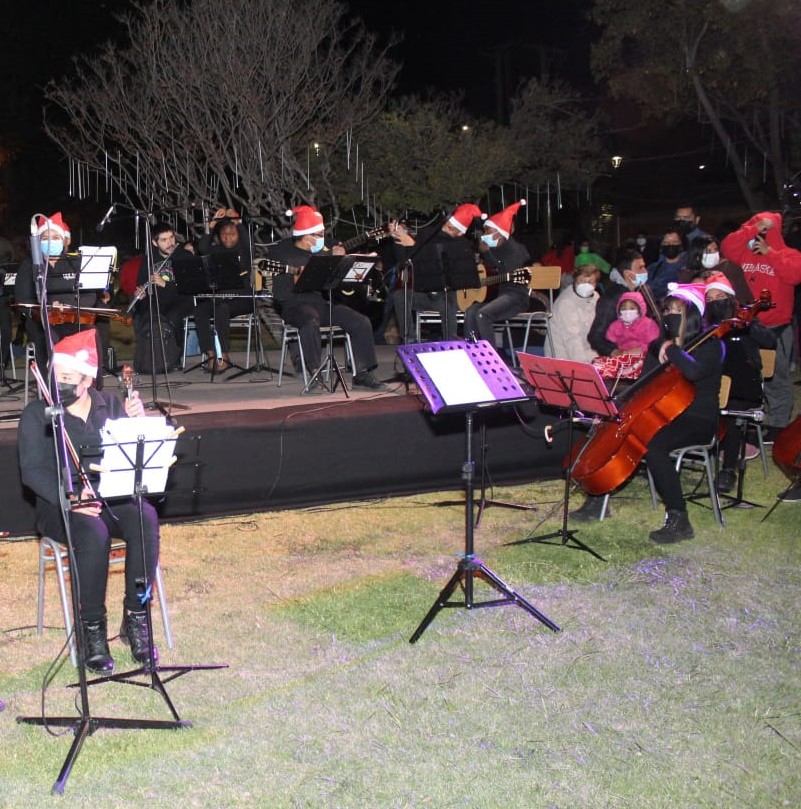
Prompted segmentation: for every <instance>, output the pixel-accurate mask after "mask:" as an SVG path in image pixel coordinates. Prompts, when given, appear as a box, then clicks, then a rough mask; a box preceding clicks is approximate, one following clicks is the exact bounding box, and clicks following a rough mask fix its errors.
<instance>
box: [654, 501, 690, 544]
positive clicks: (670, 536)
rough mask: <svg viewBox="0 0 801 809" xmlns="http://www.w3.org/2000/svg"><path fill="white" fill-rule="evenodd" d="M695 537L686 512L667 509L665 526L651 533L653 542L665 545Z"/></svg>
mask: <svg viewBox="0 0 801 809" xmlns="http://www.w3.org/2000/svg"><path fill="white" fill-rule="evenodd" d="M694 536H695V531H693V527H692V525H690V520H689V519H688V517H687V512H686V511H676V510H675V509H668V510H667V512H666V513H665V524H664V525H663V526H662V527H661V528H660V529H658V530H657V531H651V533H650V537H651V540H652V541H653V542H658V543H659V544H660V545H666V544H668V543H670V542H681V541H682V540H683V539H692V538H693V537H694Z"/></svg>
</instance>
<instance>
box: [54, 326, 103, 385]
mask: <svg viewBox="0 0 801 809" xmlns="http://www.w3.org/2000/svg"><path fill="white" fill-rule="evenodd" d="M96 335H97V332H95V330H94V329H85V330H84V331H79V332H78V333H77V334H71V335H70V336H69V337H65V338H64V339H63V340H59V341H58V342H57V343H56V344H55V345H54V346H53V359H52V360H51V365H58V366H59V367H60V368H64V369H66V370H67V371H78V373H81V374H85V375H86V376H97V365H98V363H97V342H96V341H97V336H96Z"/></svg>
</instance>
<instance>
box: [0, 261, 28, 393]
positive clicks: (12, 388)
mask: <svg viewBox="0 0 801 809" xmlns="http://www.w3.org/2000/svg"><path fill="white" fill-rule="evenodd" d="M9 275H11V276H13V277H12V280H11V284H13V283H14V280H13V279H14V278H16V272H14V273H9ZM7 285H9V284H7V276H6V273H5V271H4V265H3V266H0V298H4V297H5V291H4V289H3V287H4V286H7ZM8 305H9V304H8V302H2V301H0V306H8ZM10 319H11V315H10V314H9V321H10ZM9 331H10V329H9ZM13 351H14V347H13V346H12V345H6V344H5V343H4V342H3V337H2V335H0V388H5V390H4V391H0V396H4V395H6V394H14V393H18V392H19V391H21V390H22V388H24V387H25V385H24V383H22V382H18V383H17V384H16V385H14V384H13V383H12V382H9V381H8V380H7V379H6V352H8V358H9V359H10V360H11V362H12V363H13V362H14V358H13V356H12V353H13ZM18 399H19V397H18V396H14V397H12V398H11V399H10V400H9V401H17V400H18Z"/></svg>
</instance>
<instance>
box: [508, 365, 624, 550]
mask: <svg viewBox="0 0 801 809" xmlns="http://www.w3.org/2000/svg"><path fill="white" fill-rule="evenodd" d="M517 356H518V359H519V360H520V364H521V367H522V368H523V372H524V373H525V375H526V379H527V380H528V381H529V383H530V384H531V386H532V387H533V388H534V391H535V393H536V394H537V398H538V399H540V401H542V402H543V403H544V404H547V405H551V406H553V407H558V408H561V409H562V410H567V413H568V418H567V422H568V446H569V447H570V453H572V448H573V426H574V424H575V423H576V422H579V421H582V418H581V416H582V412H589V413H594V414H597V415H603V416H606V417H609V418H612V417H614V416H615V415H616V414H617V408H616V407H615V405H614V403H613V402H612V399H611V398H610V396H609V393H608V391H607V390H606V385H604V381H603V379H602V378H601V376H600V374H599V373H598V370H597V369H596V368H595V367H593V366H592V365H589V364H588V363H584V362H575V361H573V360H558V359H552V358H549V357H536V356H534V355H532V354H523V353H522V352H519V353H518V355H517ZM579 457H580V453H579V455H577V456H576V457H575V458H574V459H573V461H572V463H571V464H570V466H569V467H568V469H567V471H566V472H565V488H564V495H563V499H562V527H561V528H560V529H559V530H558V531H554V532H552V533H550V534H544V535H543V536H539V537H526V538H524V539H519V540H517V541H516V542H510V543H508V544H509V545H524V544H526V543H529V542H539V543H542V544H544V545H557V544H559V545H568V544H569V543H571V542H572V543H573V544H572V545H571V547H574V548H576V549H578V550H582V551H586V552H587V553H589V554H591V555H592V556H594V557H595V558H596V559H599V560H600V561H602V562H605V561H606V560H605V559H604V558H603V556H601V555H600V554H599V553H597V552H596V551H594V550H593V549H592V548H590V547H589V546H588V545H585V544H584V543H583V542H582V541H581V540H579V539H577V538H576V532H575V531H574V530H572V529H568V527H567V521H568V512H569V511H570V482H571V476H572V472H573V469H574V468H575V465H576V462H577V461H578V458H579ZM555 540H561V541H560V542H556V541H555Z"/></svg>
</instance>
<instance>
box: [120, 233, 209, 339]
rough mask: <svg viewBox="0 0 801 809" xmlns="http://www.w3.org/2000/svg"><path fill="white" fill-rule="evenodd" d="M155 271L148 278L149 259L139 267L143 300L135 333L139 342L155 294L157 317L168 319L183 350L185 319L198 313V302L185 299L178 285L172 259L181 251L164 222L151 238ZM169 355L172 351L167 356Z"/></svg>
mask: <svg viewBox="0 0 801 809" xmlns="http://www.w3.org/2000/svg"><path fill="white" fill-rule="evenodd" d="M150 238H151V248H150V254H151V264H152V271H151V273H150V278H148V262H147V260H146V257H145V258H143V259H142V263H141V264H140V265H139V275H138V277H137V287H136V290H135V292H134V294H135V296H136V297H137V298H138V299H139V303H137V305H136V307H135V308H134V330H135V331H136V333H137V339H138V338H139V335H141V334H142V331H143V329H144V327H145V325H146V324H147V323H148V322H149V311H148V306H149V304H148V300H147V298H148V295H149V294H150V291H151V290H155V299H154V304H155V312H154V315H156V316H158V315H161V317H163V318H165V319H166V320H167V321H168V322H169V323H170V325H171V326H172V330H173V334H174V335H175V341H176V342H177V343H178V346H179V347H180V346H181V345H182V344H183V333H184V318H185V317H188V316H189V315H191V314H192V313H193V312H194V309H195V302H194V299H193V298H192V296H191V295H181V293H180V292H179V291H178V286H177V285H176V283H175V275H174V274H173V271H172V257H173V254H174V253H175V251H176V249H177V250H181V249H182V248H180V247H179V246H178V241H177V239H176V238H175V230H174V229H173V227H172V225H170V224H168V223H166V222H161V223H160V224H158V225H156V226H155V227H154V228H153V230H152V232H151V235H150ZM166 353H167V354H168V355H169V353H170V352H169V351H168V352H166Z"/></svg>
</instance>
